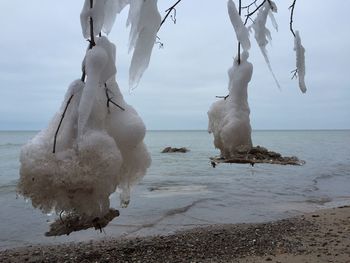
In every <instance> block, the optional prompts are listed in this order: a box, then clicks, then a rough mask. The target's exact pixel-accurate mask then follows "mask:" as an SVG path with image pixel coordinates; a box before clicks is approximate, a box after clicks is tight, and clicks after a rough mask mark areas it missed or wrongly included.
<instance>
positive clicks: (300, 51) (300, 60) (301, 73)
mask: <svg viewBox="0 0 350 263" xmlns="http://www.w3.org/2000/svg"><path fill="white" fill-rule="evenodd" d="M294 50H295V53H296V66H297V73H298V79H299V88H300V90H301V92H302V93H305V92H306V85H305V48H304V47H303V45H302V44H301V38H300V35H299V31H295V39H294Z"/></svg>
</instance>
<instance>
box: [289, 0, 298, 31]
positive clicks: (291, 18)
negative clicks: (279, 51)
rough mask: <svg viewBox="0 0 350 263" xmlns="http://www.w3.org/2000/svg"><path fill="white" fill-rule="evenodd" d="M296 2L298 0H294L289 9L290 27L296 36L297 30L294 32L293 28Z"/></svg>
mask: <svg viewBox="0 0 350 263" xmlns="http://www.w3.org/2000/svg"><path fill="white" fill-rule="evenodd" d="M296 2H297V0H293V3H292V5H291V6H290V7H289V9H290V22H289V29H290V31H291V32H292V34H293V36H294V37H295V32H294V29H293V18H294V8H295V3H296Z"/></svg>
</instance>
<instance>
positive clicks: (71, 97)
mask: <svg viewBox="0 0 350 263" xmlns="http://www.w3.org/2000/svg"><path fill="white" fill-rule="evenodd" d="M73 96H74V94H72V95H71V96H70V98H69V99H68V101H67V104H66V107H65V108H64V111H63V113H62V116H61V119H60V123H59V124H58V127H57V130H56V132H55V137H54V140H53V149H52V153H56V142H57V136H58V131H59V130H60V128H61V125H62V122H63V119H64V116H65V115H66V112H67V109H68V106H69V104H70V103H71V101H72V99H73Z"/></svg>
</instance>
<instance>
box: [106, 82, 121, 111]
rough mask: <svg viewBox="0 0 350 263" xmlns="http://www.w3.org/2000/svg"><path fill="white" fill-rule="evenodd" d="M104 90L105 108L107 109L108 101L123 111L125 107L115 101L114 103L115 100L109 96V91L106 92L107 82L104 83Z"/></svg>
mask: <svg viewBox="0 0 350 263" xmlns="http://www.w3.org/2000/svg"><path fill="white" fill-rule="evenodd" d="M105 91H106V97H107V108H108V109H109V103H112V104H113V105H115V106H117V107H118V108H119V109H121V110H122V111H125V109H124V108H123V107H122V106H120V105H118V104H117V103H115V102H114V101H113V100H112V99H113V98H112V97H110V96H109V93H108V91H109V89H108V87H107V83H105Z"/></svg>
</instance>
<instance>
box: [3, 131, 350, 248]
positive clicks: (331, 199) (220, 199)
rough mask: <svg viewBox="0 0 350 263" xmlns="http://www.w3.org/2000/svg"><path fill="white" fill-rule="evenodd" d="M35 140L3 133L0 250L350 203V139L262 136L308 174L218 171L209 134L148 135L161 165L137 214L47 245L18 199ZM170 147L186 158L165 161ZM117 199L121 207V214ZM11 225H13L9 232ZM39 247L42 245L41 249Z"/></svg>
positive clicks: (139, 193) (145, 185) (243, 168)
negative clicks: (22, 160) (27, 146)
mask: <svg viewBox="0 0 350 263" xmlns="http://www.w3.org/2000/svg"><path fill="white" fill-rule="evenodd" d="M34 135H35V132H0V145H5V147H0V167H1V169H0V207H1V208H2V211H1V214H0V233H1V238H0V249H5V248H8V247H14V246H24V245H28V244H33V243H36V242H39V243H58V242H68V241H82V240H89V239H96V238H103V237H106V236H107V237H108V236H116V237H118V236H143V235H153V234H168V233H172V232H174V231H176V230H179V229H187V228H192V227H195V226H206V225H209V224H222V223H241V222H263V221H268V220H274V219H280V218H284V217H287V216H291V215H296V214H298V213H302V212H305V211H313V210H316V209H320V208H328V207H333V206H338V205H344V204H349V203H350V192H349V187H348V186H349V185H350V147H349V145H350V131H256V132H253V143H254V145H263V146H266V147H267V148H269V149H271V150H276V151H278V152H281V153H282V154H283V155H296V156H298V157H299V158H300V159H303V160H306V165H305V166H303V167H294V166H276V165H266V164H263V165H256V166H255V167H251V166H248V165H224V164H223V165H219V166H217V167H216V168H215V169H214V168H212V167H211V166H210V162H209V157H210V156H215V155H217V154H218V151H216V150H215V149H214V148H213V146H212V139H211V137H210V135H208V134H207V133H206V132H204V131H203V132H202V131H198V132H197V131H180V132H179V131H174V132H171V131H167V132H160V131H155V132H148V133H147V136H146V143H147V146H148V148H149V150H150V152H151V154H152V159H153V164H152V166H151V168H150V169H149V171H148V173H147V175H146V176H145V178H144V179H143V180H142V182H141V183H140V184H139V185H138V186H137V187H136V188H135V189H134V190H133V196H134V199H133V200H132V202H131V204H130V207H129V208H127V209H121V210H120V212H121V216H120V217H119V218H117V219H115V220H114V221H113V222H112V223H111V224H110V225H109V226H108V227H107V228H106V229H105V231H106V235H105V234H100V233H98V232H95V231H92V230H88V231H82V232H79V233H74V234H72V235H70V236H68V237H59V238H55V239H52V238H46V237H44V236H43V234H44V232H45V231H46V230H47V229H48V221H50V220H53V218H54V217H53V216H47V215H43V214H41V212H40V211H38V210H35V209H33V208H32V206H31V204H30V202H28V203H27V202H25V201H24V200H23V199H22V198H18V199H16V192H15V189H16V186H15V185H16V182H17V180H18V177H19V175H18V166H19V163H18V155H19V151H20V147H21V145H22V144H23V143H24V142H26V141H27V140H28V139H29V138H31V137H32V136H34ZM167 146H172V147H187V148H189V149H190V150H191V151H190V152H188V153H186V154H161V153H160V152H161V151H162V150H163V149H164V148H165V147H167ZM115 195H116V194H114V195H112V196H111V202H112V204H113V206H114V207H116V208H117V209H119V204H117V203H116V201H115V200H116V198H115ZM8 222H11V224H8ZM34 240H35V241H34Z"/></svg>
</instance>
